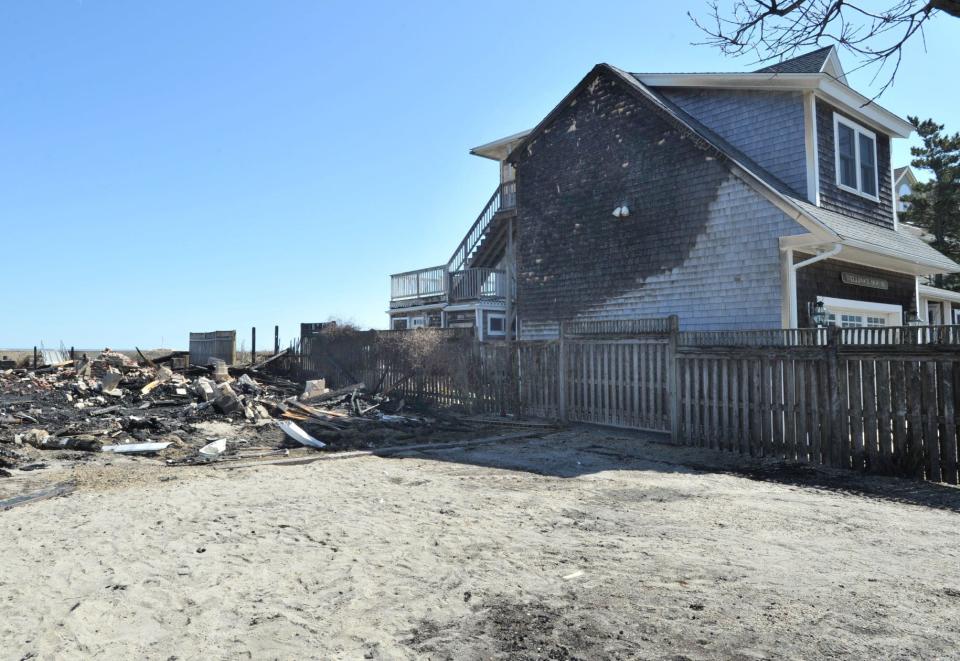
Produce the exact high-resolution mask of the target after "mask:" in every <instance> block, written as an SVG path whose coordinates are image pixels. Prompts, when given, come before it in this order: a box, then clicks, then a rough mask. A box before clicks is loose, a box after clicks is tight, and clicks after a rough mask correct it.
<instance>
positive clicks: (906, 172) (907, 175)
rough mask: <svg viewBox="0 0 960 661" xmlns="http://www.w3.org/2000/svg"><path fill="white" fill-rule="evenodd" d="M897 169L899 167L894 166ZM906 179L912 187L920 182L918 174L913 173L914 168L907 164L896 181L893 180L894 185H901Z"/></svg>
mask: <svg viewBox="0 0 960 661" xmlns="http://www.w3.org/2000/svg"><path fill="white" fill-rule="evenodd" d="M896 169H897V168H894V170H896ZM904 179H906V180H907V183H909V184H910V186H911V187H913V186H916V185H917V183H918V179H917V175H915V174H914V173H913V168H912V167H910V166H909V165H905V166H904V167H903V172H901V173H900V176H899V177H897V179H896V181H894V182H893V185H894V186H899V185H900V182H901V181H903V180H904Z"/></svg>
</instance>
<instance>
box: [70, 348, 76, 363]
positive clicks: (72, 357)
mask: <svg viewBox="0 0 960 661" xmlns="http://www.w3.org/2000/svg"><path fill="white" fill-rule="evenodd" d="M75 359H76V353H74V351H73V347H70V360H75Z"/></svg>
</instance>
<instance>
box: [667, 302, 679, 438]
mask: <svg viewBox="0 0 960 661" xmlns="http://www.w3.org/2000/svg"><path fill="white" fill-rule="evenodd" d="M669 319H670V335H669V339H668V344H667V400H668V405H669V411H670V442H671V443H674V444H676V445H679V444H680V442H681V441H680V360H679V359H678V358H677V344H678V341H679V335H680V319H679V318H678V317H677V315H675V314H672V315H670V317H669Z"/></svg>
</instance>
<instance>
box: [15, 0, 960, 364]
mask: <svg viewBox="0 0 960 661" xmlns="http://www.w3.org/2000/svg"><path fill="white" fill-rule="evenodd" d="M723 2H724V0H721V4H723ZM706 10H707V2H706V0H689V1H676V2H666V3H651V2H637V0H628V1H624V2H603V1H602V0H594V1H593V2H590V3H567V2H562V1H557V0H553V1H550V2H547V1H540V0H535V1H519V0H513V1H511V2H501V1H499V0H489V1H486V2H482V3H481V2H465V1H460V0H455V1H451V0H446V1H443V2H441V1H437V2H418V1H416V0H413V1H410V2H403V3H399V2H398V3H395V2H379V3H376V2H364V1H358V0H354V1H352V2H351V1H343V2H339V1H329V2H322V1H320V0H315V1H309V2H308V1H303V2H300V1H297V0H262V1H257V2H255V1H243V0H229V1H226V0H224V1H217V0H206V1H204V2H196V1H195V0H191V1H183V2H181V1H177V0H165V1H164V2H150V3H148V2H124V1H121V0H113V1H107V0H61V1H54V0H31V1H30V2H5V3H2V4H0V93H2V96H0V230H2V231H0V283H2V285H0V322H2V323H0V347H4V348H17V347H24V348H26V347H32V346H34V345H41V344H42V345H43V346H46V347H48V348H56V347H59V346H60V345H61V343H62V344H63V345H64V346H67V347H69V346H76V347H84V348H88V349H93V348H100V347H106V346H109V347H113V348H131V347H133V346H139V347H141V348H144V347H170V348H186V346H187V342H188V334H189V332H190V331H208V330H230V329H236V330H237V331H238V338H239V340H245V342H246V344H247V347H249V335H250V329H251V327H253V326H256V327H257V329H258V335H259V337H260V338H261V339H260V346H261V348H263V347H265V345H268V344H270V343H272V338H273V326H274V325H279V326H280V336H281V344H282V345H284V346H286V344H287V343H288V342H289V341H290V340H292V339H294V338H295V337H296V336H297V335H298V333H299V324H300V322H304V321H305V322H313V321H325V320H328V319H342V320H348V321H352V322H354V323H356V324H359V325H361V326H363V327H374V328H383V327H386V325H387V315H386V309H387V307H388V303H389V275H390V274H391V273H395V272H400V271H406V270H412V269H417V268H422V267H427V266H433V265H436V264H442V263H445V262H446V261H447V259H448V258H449V256H450V254H451V253H452V252H453V249H454V248H455V247H456V245H457V244H458V243H459V241H460V240H461V238H462V236H463V234H464V233H465V232H466V230H467V229H468V228H469V226H470V224H471V223H472V222H473V220H474V218H475V217H476V216H477V214H478V213H479V212H480V210H481V209H482V207H483V205H484V203H485V202H486V200H487V199H488V198H489V196H490V194H491V193H492V192H493V190H494V188H495V186H496V185H497V182H498V170H497V165H496V163H494V162H492V161H489V160H486V159H482V158H478V157H475V156H471V155H469V154H468V151H469V149H470V148H471V147H475V146H477V145H480V144H483V143H486V142H489V141H491V140H494V139H496V138H500V137H503V136H506V135H510V134H513V133H516V132H517V131H521V130H524V129H527V128H530V127H532V126H534V125H535V124H536V123H537V122H538V121H539V120H540V119H541V118H542V117H543V116H544V115H545V114H546V113H547V112H549V111H550V109H551V108H552V107H553V106H554V105H556V103H557V102H559V101H560V99H561V98H562V97H563V96H564V95H565V94H566V93H567V92H568V91H569V90H570V89H571V88H572V87H573V86H574V85H576V83H577V82H578V81H579V80H580V79H581V78H582V77H583V76H584V75H586V73H587V72H588V71H589V70H590V69H591V67H592V66H593V65H595V64H597V63H599V62H608V63H610V64H614V65H616V66H618V67H620V68H622V69H626V70H628V71H749V70H751V69H753V68H756V64H755V63H754V62H753V61H751V60H749V59H739V60H738V59H729V58H725V57H724V56H723V55H721V54H720V53H719V52H718V51H716V50H715V49H713V48H711V47H708V46H699V45H693V43H694V42H697V41H699V40H701V39H702V36H701V35H700V34H699V33H698V31H697V30H696V28H695V27H694V26H693V25H692V23H691V22H690V20H689V19H688V17H687V15H686V12H687V11H692V12H693V13H694V14H698V15H704V14H705V13H706ZM958 38H960V20H957V19H950V18H948V17H945V16H942V17H940V18H938V19H937V20H936V21H935V22H933V23H932V24H931V25H930V29H929V30H928V31H927V33H926V51H924V48H923V45H922V44H920V43H919V42H916V43H914V44H911V45H910V46H909V47H908V49H907V51H906V54H905V60H904V63H903V65H902V66H901V69H900V73H899V75H898V77H897V81H896V84H895V85H894V87H893V88H891V89H889V90H888V91H887V92H885V93H884V95H883V96H882V97H881V99H880V101H879V102H880V103H881V105H883V106H885V107H886V108H888V109H890V110H892V111H894V112H896V113H897V114H900V115H901V116H906V115H907V114H917V115H921V116H922V117H928V116H929V117H933V118H935V119H936V120H937V121H939V122H941V123H945V124H946V125H947V128H948V129H951V130H954V131H956V130H960V90H958V86H957V85H955V84H954V82H955V81H954V80H953V76H954V68H953V67H952V66H951V65H950V63H951V62H952V60H953V58H954V54H955V48H954V46H955V42H956V41H957V39H958ZM841 59H842V60H843V62H844V65H845V67H846V68H847V69H850V68H852V67H853V64H854V62H853V60H852V58H851V56H850V55H849V54H843V53H841ZM871 77H872V74H871V73H869V72H858V73H854V74H852V75H850V76H849V82H850V83H851V84H852V86H853V87H855V88H857V89H859V90H860V91H862V92H864V93H866V94H868V95H872V94H873V93H875V91H876V90H877V89H878V88H879V85H880V83H879V82H873V83H872V81H871ZM909 158H910V157H909V144H908V143H906V141H903V140H898V141H896V142H895V147H894V162H895V165H901V164H906V163H908V162H909ZM239 340H238V343H239Z"/></svg>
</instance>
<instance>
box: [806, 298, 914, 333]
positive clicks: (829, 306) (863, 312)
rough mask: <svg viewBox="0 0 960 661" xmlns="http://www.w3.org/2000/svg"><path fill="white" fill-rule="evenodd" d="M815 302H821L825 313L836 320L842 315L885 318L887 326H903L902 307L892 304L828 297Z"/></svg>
mask: <svg viewBox="0 0 960 661" xmlns="http://www.w3.org/2000/svg"><path fill="white" fill-rule="evenodd" d="M817 300H819V301H823V307H824V308H825V310H826V312H828V313H832V314H834V315H836V316H837V317H838V318H839V317H840V315H843V314H850V315H856V316H859V317H863V318H864V319H866V318H867V317H885V318H886V319H887V322H888V323H887V325H888V326H902V325H903V306H902V305H894V304H893V303H871V302H869V301H855V300H852V299H849V298H831V297H830V296H818V297H817ZM891 322H892V323H891Z"/></svg>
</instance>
